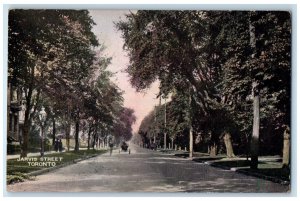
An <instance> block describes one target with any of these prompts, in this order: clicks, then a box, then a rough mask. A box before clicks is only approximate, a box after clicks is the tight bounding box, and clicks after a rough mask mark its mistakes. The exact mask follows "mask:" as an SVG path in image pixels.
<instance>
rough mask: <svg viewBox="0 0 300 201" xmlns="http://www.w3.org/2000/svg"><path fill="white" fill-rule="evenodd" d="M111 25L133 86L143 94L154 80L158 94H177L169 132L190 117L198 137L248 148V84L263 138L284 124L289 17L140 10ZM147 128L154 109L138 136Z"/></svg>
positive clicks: (286, 115)
mask: <svg viewBox="0 0 300 201" xmlns="http://www.w3.org/2000/svg"><path fill="white" fill-rule="evenodd" d="M116 26H117V28H118V29H119V30H120V31H121V32H122V36H123V38H124V41H125V44H124V49H125V50H127V52H128V54H129V57H130V64H129V66H128V68H127V72H128V74H129V75H130V81H131V84H132V85H133V86H134V87H135V88H136V89H137V90H143V89H147V87H149V86H150V84H151V83H152V82H154V81H155V80H157V79H158V80H159V81H160V94H161V95H167V94H169V93H171V94H176V95H175V96H174V97H175V98H173V99H172V101H171V103H170V104H169V105H170V108H169V110H168V111H170V112H169V115H168V118H169V119H168V124H169V129H170V133H172V135H175V136H176V135H183V134H182V132H187V129H188V128H189V127H188V125H189V124H188V121H189V118H190V117H192V118H193V119H192V122H193V124H192V125H193V128H194V131H195V132H196V133H198V134H201V135H202V139H208V140H209V141H211V142H216V143H218V142H219V141H220V140H221V138H222V134H223V133H224V131H227V132H232V133H233V135H234V136H233V137H234V138H236V136H239V137H237V138H240V139H239V140H238V141H239V142H242V143H243V144H247V143H248V139H249V136H250V134H251V132H252V99H251V98H252V83H253V82H256V83H258V90H259V96H260V99H261V111H260V112H261V129H262V131H263V133H267V134H266V135H269V137H268V138H269V139H270V138H273V137H272V133H277V134H280V136H281V135H282V133H283V129H284V128H285V127H286V125H290V87H291V84H290V79H291V77H290V70H291V63H290V56H291V55H290V54H291V50H290V48H291V47H290V45H291V22H290V14H289V13H288V12H280V11H279V12H278V11H274V12H271V11H264V12H262V11H251V12H248V11H247V12H246V11H138V12H137V13H135V14H134V13H131V14H129V15H127V19H126V20H125V21H120V22H119V23H117V25H116ZM250 30H252V31H250ZM252 32H253V36H251V34H252ZM189 96H191V97H192V102H191V104H190V105H189V104H188V101H187V99H188V97H189ZM189 109H190V110H191V111H192V113H191V116H190V117H189V115H187V114H188V110H189ZM144 124H146V125H144ZM151 125H153V112H152V113H151V114H149V115H148V116H147V117H146V118H145V119H144V121H143V123H142V125H141V129H140V130H141V131H142V135H145V132H147V133H151V132H153V126H151ZM180 133H181V134H180ZM277 134H276V135H277ZM266 135H265V136H266ZM237 138H236V139H237ZM277 139H278V138H277ZM204 141H206V140H204ZM268 143H271V144H272V142H268ZM273 143H277V142H274V141H273Z"/></svg>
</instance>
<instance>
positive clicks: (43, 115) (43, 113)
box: [39, 107, 47, 157]
mask: <svg viewBox="0 0 300 201" xmlns="http://www.w3.org/2000/svg"><path fill="white" fill-rule="evenodd" d="M46 116H47V113H46V111H45V108H44V107H42V109H41V111H40V113H39V120H40V122H41V157H43V156H44V150H45V148H44V138H45V137H44V135H45V132H44V129H45V121H46Z"/></svg>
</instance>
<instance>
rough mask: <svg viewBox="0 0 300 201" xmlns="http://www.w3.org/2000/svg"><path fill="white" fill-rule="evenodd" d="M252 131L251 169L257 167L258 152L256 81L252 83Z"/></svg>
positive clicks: (257, 96)
mask: <svg viewBox="0 0 300 201" xmlns="http://www.w3.org/2000/svg"><path fill="white" fill-rule="evenodd" d="M252 87H253V89H252V90H253V132H252V139H251V148H250V149H251V150H250V151H251V169H257V165H258V153H259V95H258V92H257V89H256V87H257V83H255V82H254V83H253V86H252Z"/></svg>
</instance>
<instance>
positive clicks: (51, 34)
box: [8, 10, 98, 157]
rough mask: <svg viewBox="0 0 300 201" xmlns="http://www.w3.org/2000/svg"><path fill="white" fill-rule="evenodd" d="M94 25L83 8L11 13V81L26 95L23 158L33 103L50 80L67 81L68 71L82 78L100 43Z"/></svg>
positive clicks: (74, 76) (9, 30)
mask: <svg viewBox="0 0 300 201" xmlns="http://www.w3.org/2000/svg"><path fill="white" fill-rule="evenodd" d="M93 24H94V22H93V21H92V19H91V18H90V16H89V15H88V11H84V10H81V11H80V10H78V11H75V10H11V11H10V12H9V27H8V32H9V36H8V51H9V57H8V68H9V69H8V70H9V77H10V80H9V81H10V82H11V83H13V84H14V85H16V86H18V87H19V88H21V89H22V91H23V92H24V94H25V98H26V110H25V119H24V127H23V139H22V146H21V147H22V152H21V156H22V157H24V156H26V155H27V149H28V134H29V132H30V125H31V121H32V116H33V115H34V113H35V112H36V107H35V105H34V102H37V101H38V100H39V98H40V93H43V92H44V91H45V90H46V89H48V87H49V85H48V84H49V83H53V82H47V81H48V80H51V79H52V80H56V78H61V79H60V80H63V81H66V79H68V78H71V77H68V74H69V76H72V78H73V79H74V78H78V79H79V80H80V79H81V78H82V76H83V75H84V73H85V72H86V70H85V69H86V68H87V67H88V66H89V63H90V62H91V61H92V60H93V56H94V55H93V54H92V51H91V49H90V48H91V46H97V45H98V42H97V40H96V37H95V35H94V34H93V33H92V31H91V28H92V25H93ZM78 47H80V48H78ZM66 71H68V73H67V74H65V72H66ZM63 75H65V77H64V76H63ZM64 78H65V79H64ZM58 80H59V79H58ZM69 80H70V79H69ZM73 81H74V80H73ZM34 97H36V99H35V100H34V99H33V98H34ZM32 109H33V110H32Z"/></svg>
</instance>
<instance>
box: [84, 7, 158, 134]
mask: <svg viewBox="0 0 300 201" xmlns="http://www.w3.org/2000/svg"><path fill="white" fill-rule="evenodd" d="M89 11H90V15H91V16H92V18H93V20H94V21H95V23H96V25H95V26H94V27H93V32H94V33H95V35H96V36H97V38H98V40H99V43H100V44H103V45H104V46H105V47H106V49H105V51H104V53H105V55H106V56H108V57H112V62H111V65H109V67H108V70H110V71H112V72H114V73H116V74H115V76H114V77H113V78H112V81H113V82H115V83H116V84H117V85H118V86H119V88H120V89H121V90H123V91H124V95H123V97H124V106H125V107H129V108H132V109H134V111H135V115H136V117H137V121H136V123H135V124H134V125H133V127H132V128H133V132H137V131H138V128H139V125H140V123H141V121H142V120H143V118H144V117H145V116H146V115H147V114H148V113H149V112H150V111H151V110H152V109H153V108H154V106H155V104H158V99H156V94H158V92H159V89H158V86H159V83H158V82H155V83H153V84H152V86H151V87H150V88H149V89H148V90H147V91H145V92H143V93H138V92H136V90H135V89H134V88H132V86H131V85H130V82H129V76H128V74H127V73H125V72H124V70H125V69H126V67H127V65H128V64H129V58H128V57H127V56H126V55H127V53H126V52H125V51H124V50H123V44H124V42H123V39H122V37H121V32H119V31H117V30H116V28H115V26H114V22H117V21H119V20H124V19H125V14H126V13H129V10H89Z"/></svg>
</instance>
